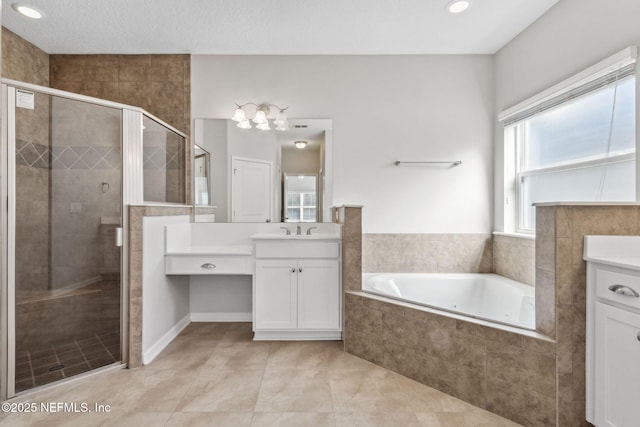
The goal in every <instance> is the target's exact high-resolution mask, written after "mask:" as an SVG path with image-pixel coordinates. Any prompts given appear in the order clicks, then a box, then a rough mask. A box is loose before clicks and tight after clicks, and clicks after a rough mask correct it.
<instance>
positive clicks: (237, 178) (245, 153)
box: [194, 118, 333, 222]
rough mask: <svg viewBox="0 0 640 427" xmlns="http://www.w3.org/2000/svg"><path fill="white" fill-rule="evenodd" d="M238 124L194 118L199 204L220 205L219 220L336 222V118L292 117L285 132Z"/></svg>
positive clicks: (224, 120) (197, 199) (195, 176)
mask: <svg viewBox="0 0 640 427" xmlns="http://www.w3.org/2000/svg"><path fill="white" fill-rule="evenodd" d="M236 125H237V123H236V122H234V121H232V120H227V119H195V120H194V143H195V145H194V195H195V197H194V198H195V204H196V205H200V206H203V205H206V206H210V207H215V215H214V216H212V217H213V218H215V222H285V221H287V222H323V221H325V222H331V215H330V211H329V207H330V206H331V203H332V196H333V194H332V189H333V184H332V179H331V178H332V173H333V169H332V166H333V165H332V164H331V161H330V159H331V158H332V120H331V119H291V118H290V119H289V130H288V131H284V132H281V131H276V130H274V128H275V126H273V125H272V126H271V127H272V130H269V131H263V130H258V129H255V128H253V129H240V128H238V127H237V126H236ZM198 150H200V151H198ZM198 152H200V153H206V154H200V157H198V156H199V155H198ZM198 182H200V183H199V184H198ZM205 184H206V191H205ZM205 195H206V197H205Z"/></svg>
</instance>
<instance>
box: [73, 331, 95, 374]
mask: <svg viewBox="0 0 640 427" xmlns="http://www.w3.org/2000/svg"><path fill="white" fill-rule="evenodd" d="M73 341H74V342H75V343H76V347H78V350H79V351H80V354H81V355H82V358H83V359H84V361H85V362H86V363H87V366H88V367H89V370H91V369H93V368H91V364H90V363H89V359H87V356H85V354H84V351H82V347H80V344H79V343H78V340H77V339H75V338H74V339H73Z"/></svg>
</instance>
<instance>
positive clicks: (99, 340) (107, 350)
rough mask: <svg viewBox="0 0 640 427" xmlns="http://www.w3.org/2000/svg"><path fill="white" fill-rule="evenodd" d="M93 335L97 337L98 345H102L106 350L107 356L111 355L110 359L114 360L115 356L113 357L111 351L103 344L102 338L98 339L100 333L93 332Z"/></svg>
mask: <svg viewBox="0 0 640 427" xmlns="http://www.w3.org/2000/svg"><path fill="white" fill-rule="evenodd" d="M94 335H95V337H96V338H97V339H98V342H100V345H102V348H104V350H105V351H106V352H107V354H108V355H109V357H111V359H113V360H114V361H115V360H116V358H115V357H113V354H111V352H110V351H109V349H108V348H107V346H106V345H104V343H103V342H102V340H101V339H100V335H98V334H94Z"/></svg>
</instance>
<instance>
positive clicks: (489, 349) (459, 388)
mask: <svg viewBox="0 0 640 427" xmlns="http://www.w3.org/2000/svg"><path fill="white" fill-rule="evenodd" d="M345 297H346V298H345V329H344V331H345V335H344V342H345V350H346V351H347V352H349V353H352V354H355V355H356V356H359V357H362V358H364V359H367V360H369V361H371V362H373V363H376V364H378V365H382V366H384V367H386V368H388V369H391V370H393V371H395V372H398V373H400V374H403V375H405V376H407V377H409V378H412V379H414V380H416V381H419V382H421V383H423V384H426V385H428V386H431V387H434V388H436V389H438V390H441V391H444V392H445V393H448V394H451V395H453V396H455V397H458V398H460V399H462V400H465V401H467V402H469V403H472V404H474V405H476V406H479V407H481V408H485V409H488V410H490V411H492V412H494V413H497V414H499V415H502V416H504V417H506V418H509V419H511V420H513V421H516V422H518V423H521V424H523V425H526V426H541V427H542V426H545V427H546V426H550V425H554V423H555V419H556V404H555V400H556V386H555V384H556V359H555V344H554V343H553V342H552V341H550V340H546V339H542V338H535V337H531V336H524V335H520V334H516V333H510V332H505V331H501V330H498V329H494V328H489V327H484V326H481V325H477V324H474V323H470V322H466V321H462V320H456V319H453V318H451V317H444V316H439V315H436V314H432V313H428V312H424V311H421V310H417V309H413V308H409V307H403V306H401V305H397V304H392V303H389V302H384V301H381V300H378V299H375V298H372V297H369V296H366V294H363V293H360V292H355V293H347V294H346V295H345Z"/></svg>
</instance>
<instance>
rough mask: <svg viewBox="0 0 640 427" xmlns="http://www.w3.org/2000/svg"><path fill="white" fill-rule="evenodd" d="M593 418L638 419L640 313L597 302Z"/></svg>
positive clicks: (620, 426)
mask: <svg viewBox="0 0 640 427" xmlns="http://www.w3.org/2000/svg"><path fill="white" fill-rule="evenodd" d="M595 329H596V331H595V360H596V363H595V378H594V388H595V418H596V419H595V422H596V425H597V426H599V427H605V426H609V427H632V426H638V425H639V424H638V423H639V421H638V420H640V315H639V314H635V313H633V312H629V311H624V310H620V309H618V308H616V307H613V306H610V305H606V304H602V303H600V302H598V303H596V314H595Z"/></svg>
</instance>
